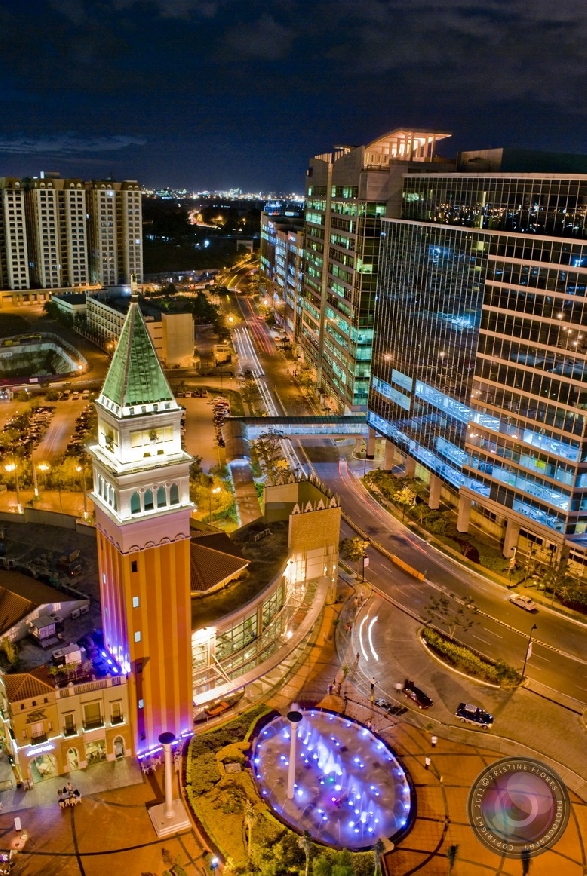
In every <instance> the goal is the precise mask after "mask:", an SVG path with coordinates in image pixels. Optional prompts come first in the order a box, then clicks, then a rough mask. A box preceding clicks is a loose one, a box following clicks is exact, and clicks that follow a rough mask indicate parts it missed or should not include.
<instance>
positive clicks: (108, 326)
mask: <svg viewBox="0 0 587 876" xmlns="http://www.w3.org/2000/svg"><path fill="white" fill-rule="evenodd" d="M65 297H67V296H65ZM130 302H131V297H130V295H129V294H128V292H126V293H125V294H120V291H117V292H116V293H114V291H113V290H109V291H106V292H103V291H102V292H96V293H94V294H92V295H87V297H86V306H85V309H84V314H85V318H86V327H87V330H88V332H89V333H90V335H92V336H93V337H94V338H95V339H96V340H97V341H98V342H99V343H100V344H102V346H103V347H104V348H105V349H106V350H108V351H113V350H114V348H115V346H116V344H117V343H118V339H119V337H120V334H121V332H122V329H123V326H124V322H125V320H126V316H127V313H128V309H129V306H130ZM141 310H142V313H143V319H144V321H145V325H146V326H147V330H148V332H149V334H150V336H151V340H152V341H153V345H154V347H155V351H156V353H157V356H158V358H159V359H160V361H161V362H162V363H163V364H164V365H165V367H166V368H191V367H193V364H194V317H193V315H192V314H191V313H163V312H162V311H160V310H158V309H157V308H156V307H155V306H154V304H153V303H151V302H149V303H146V302H142V303H141Z"/></svg>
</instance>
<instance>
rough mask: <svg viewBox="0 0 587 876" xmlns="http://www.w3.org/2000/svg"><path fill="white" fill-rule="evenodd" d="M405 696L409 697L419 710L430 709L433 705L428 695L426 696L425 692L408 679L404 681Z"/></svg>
mask: <svg viewBox="0 0 587 876" xmlns="http://www.w3.org/2000/svg"><path fill="white" fill-rule="evenodd" d="M403 694H404V696H406V697H408V699H410V700H412V702H414V703H416V705H417V706H418V708H419V709H429V708H430V706H431V705H433V703H432V700H431V699H430V697H429V696H428V694H425V693H424V691H423V690H421V689H420V688H419V687H416V685H415V684H414V682H413V681H411V680H410V679H409V678H406V680H405V681H404V687H403Z"/></svg>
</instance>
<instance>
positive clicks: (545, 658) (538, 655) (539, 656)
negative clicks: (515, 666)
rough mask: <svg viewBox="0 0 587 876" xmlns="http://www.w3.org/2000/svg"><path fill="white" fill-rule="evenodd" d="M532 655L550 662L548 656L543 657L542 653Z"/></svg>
mask: <svg viewBox="0 0 587 876" xmlns="http://www.w3.org/2000/svg"><path fill="white" fill-rule="evenodd" d="M532 656H533V657H538V659H539V660H546V662H547V663H550V662H551V661H550V660H549V659H548V657H543V656H542V654H533V655H532Z"/></svg>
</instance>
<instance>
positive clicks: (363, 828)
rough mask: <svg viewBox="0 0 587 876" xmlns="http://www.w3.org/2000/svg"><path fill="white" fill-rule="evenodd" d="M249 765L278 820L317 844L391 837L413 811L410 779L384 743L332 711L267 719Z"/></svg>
mask: <svg viewBox="0 0 587 876" xmlns="http://www.w3.org/2000/svg"><path fill="white" fill-rule="evenodd" d="M296 714H297V715H299V716H300V717H299V719H297V723H294V722H293V721H292V720H291V716H293V715H296ZM288 718H290V720H288ZM295 720H296V719H294V721H295ZM292 732H296V737H295V740H292V736H291V733H292ZM292 751H293V752H294V761H293V770H292V769H290V761H291V754H292ZM253 767H254V776H255V781H256V783H257V787H258V790H259V793H260V794H261V796H262V797H263V799H264V800H265V802H266V803H267V804H268V805H269V806H270V807H271V808H272V810H273V811H274V813H275V814H276V815H277V816H278V818H280V820H282V821H283V822H285V823H286V824H288V825H289V826H290V827H292V828H293V829H294V830H295V831H297V832H298V833H303V832H306V831H307V833H308V834H309V835H310V837H311V838H312V839H313V840H315V841H316V842H319V843H324V844H326V845H330V846H335V847H337V848H341V849H342V848H345V849H349V850H351V851H360V850H364V849H368V848H371V847H373V845H374V844H375V843H376V842H377V840H380V839H385V838H387V839H389V840H391V841H397V840H399V838H401V837H402V836H404V835H405V834H406V833H407V832H408V830H409V829H410V827H411V825H412V823H413V820H414V818H415V815H416V798H415V793H414V790H413V785H412V783H411V780H410V778H409V776H408V774H407V773H406V771H405V770H404V768H403V767H402V766H401V764H400V763H399V761H398V759H397V758H396V756H395V754H394V753H393V751H392V750H391V748H389V747H388V746H387V744H386V743H385V742H383V741H382V740H381V739H380V738H379V737H377V736H376V735H375V734H374V733H372V732H371V731H370V730H369V729H368V728H367V727H365V726H363V725H362V724H360V723H358V722H357V721H354V720H352V719H351V718H348V717H345V716H344V715H339V714H337V713H335V712H330V711H326V710H321V709H302V710H301V711H300V712H298V713H296V712H290V713H289V714H288V716H287V717H285V716H283V717H282V716H279V717H276V718H274V719H273V720H272V721H271V722H270V723H269V724H267V725H266V726H265V727H264V728H263V729H262V730H261V731H260V732H259V734H258V737H257V740H256V743H255V747H254V752H253Z"/></svg>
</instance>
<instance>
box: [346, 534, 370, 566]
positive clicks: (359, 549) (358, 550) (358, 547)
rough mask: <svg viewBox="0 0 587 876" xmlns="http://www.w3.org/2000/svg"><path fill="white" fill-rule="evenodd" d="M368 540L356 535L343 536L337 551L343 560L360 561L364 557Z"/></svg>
mask: <svg viewBox="0 0 587 876" xmlns="http://www.w3.org/2000/svg"><path fill="white" fill-rule="evenodd" d="M368 547H369V542H368V541H366V540H365V539H364V538H361V537H360V536H358V535H355V536H353V538H343V540H342V541H341V543H340V548H339V552H340V555H341V557H342V558H343V560H346V561H347V562H350V563H361V562H362V561H363V560H364V559H365V554H366V553H367V548H368Z"/></svg>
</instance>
